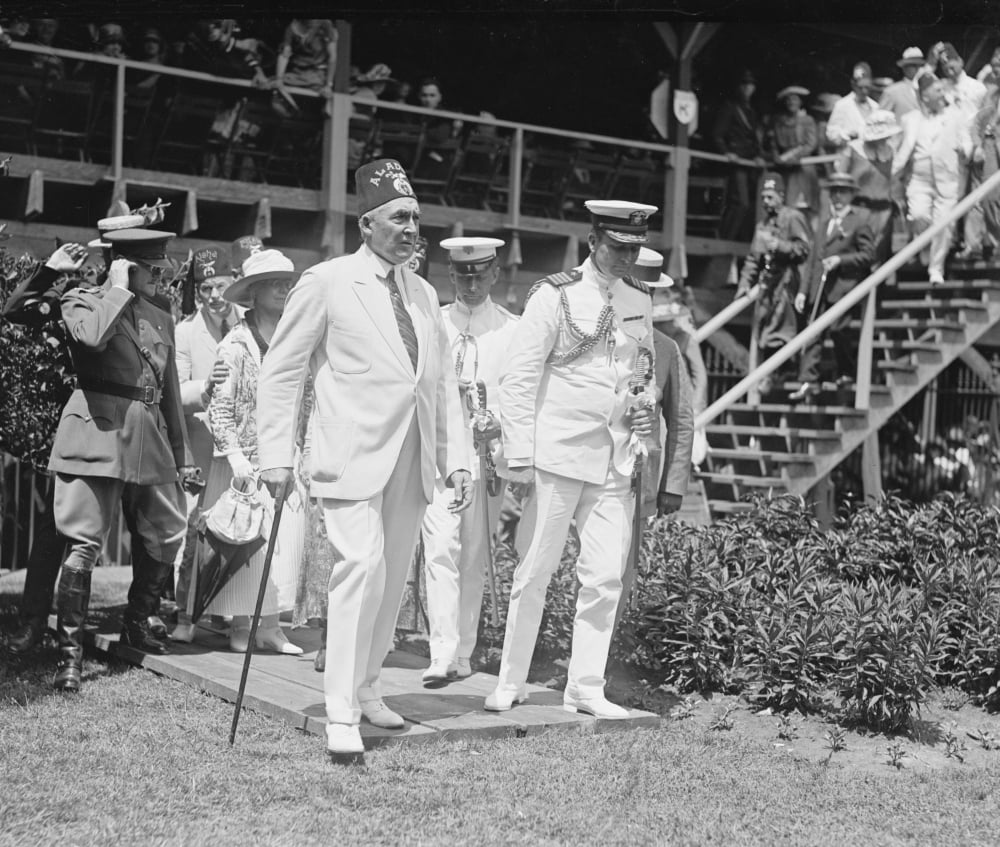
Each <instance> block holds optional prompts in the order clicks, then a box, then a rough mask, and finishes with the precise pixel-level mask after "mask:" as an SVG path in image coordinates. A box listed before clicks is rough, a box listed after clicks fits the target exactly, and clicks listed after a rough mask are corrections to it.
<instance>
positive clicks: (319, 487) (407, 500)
mask: <svg viewBox="0 0 1000 847" xmlns="http://www.w3.org/2000/svg"><path fill="white" fill-rule="evenodd" d="M354 178H355V183H356V185H357V197H358V213H359V220H358V225H359V227H360V230H361V236H362V239H363V241H364V244H363V245H362V246H361V247H360V248H359V249H358V250H357V252H355V253H353V254H351V255H349V256H342V257H340V258H337V259H332V260H330V261H327V262H322V263H321V264H319V265H315V266H314V267H312V268H310V269H309V270H307V271H306V272H305V273H304V274H303V275H302V278H301V279H300V281H299V282H298V284H297V285H296V286H295V288H293V289H292V292H291V294H290V295H289V297H288V301H287V303H286V306H285V312H284V314H283V315H282V318H281V321H280V323H279V324H278V329H277V331H276V333H275V335H274V338H273V339H272V341H271V347H270V350H269V351H268V354H267V356H266V357H265V358H264V362H263V366H262V368H261V374H260V385H259V387H258V392H257V430H258V441H259V453H260V465H261V470H262V473H261V476H262V478H263V480H264V481H265V482H266V483H267V484H268V487H269V488H270V489H271V490H272V491H274V492H277V491H278V490H279V488H282V487H283V486H286V485H287V483H288V481H289V480H290V479H291V475H292V456H293V450H294V445H295V421H296V420H297V419H298V412H299V406H300V404H301V402H302V392H303V388H304V384H305V380H306V376H307V375H310V374H311V375H312V378H313V384H314V388H315V393H316V397H315V404H314V407H313V419H312V441H311V450H310V472H311V480H312V481H311V488H310V494H311V495H312V496H313V497H316V498H318V499H319V500H320V502H321V504H322V507H323V511H324V523H325V527H326V532H327V536H328V537H329V540H330V543H331V544H332V545H333V546H334V548H335V549H336V551H337V559H338V562H337V564H336V565H335V566H334V569H333V573H332V575H331V577H330V594H329V613H328V615H329V617H328V621H329V622H328V625H327V657H328V658H327V663H326V671H325V677H324V690H325V697H326V712H327V719H328V721H329V723H328V724H327V727H326V736H327V749H328V750H329V751H330V752H331V753H344V754H348V753H361V752H363V751H364V745H363V743H362V740H361V733H360V731H359V729H358V723H359V722H360V719H361V718H362V717H364V718H365V719H366V720H367V721H369V722H370V723H372V724H374V725H375V726H381V727H386V728H401V727H402V726H403V723H404V722H403V718H402V717H401V716H400V715H398V714H396V713H395V712H394V711H392V710H391V709H390V708H389V707H388V706H387V705H386V704H385V702H384V701H383V700H382V695H381V691H380V686H379V675H380V673H381V667H382V662H383V660H384V659H385V657H386V655H387V654H388V652H389V650H390V649H391V647H392V638H393V633H394V630H395V624H396V616H397V614H398V612H399V606H400V602H401V600H402V596H403V590H404V588H405V585H406V574H407V570H408V568H409V565H410V561H411V560H412V558H413V552H414V548H415V547H416V541H417V534H418V532H419V530H420V522H421V520H422V519H423V516H424V510H425V509H426V507H427V504H428V503H429V502H430V501H431V499H432V497H433V496H434V484H435V476H436V474H440V476H441V478H442V479H443V480H445V484H446V485H447V486H448V487H450V488H453V489H454V491H455V498H454V501H453V503H452V506H451V508H452V509H453V510H454V511H456V512H457V511H461V510H462V509H464V508H466V507H467V506H468V505H469V503H470V501H471V498H472V479H471V476H470V474H469V471H468V468H469V467H470V458H469V455H468V449H467V446H466V442H465V438H466V434H465V425H464V420H463V416H462V410H461V406H460V402H459V393H458V383H457V380H456V378H455V370H454V363H453V361H452V359H451V349H450V346H449V344H448V335H447V332H446V331H445V327H444V322H443V320H442V318H441V310H440V309H439V308H438V304H437V295H436V293H435V291H434V289H433V288H432V287H431V286H430V285H429V284H428V283H427V282H426V281H425V280H424V279H422V278H421V277H419V276H417V275H416V274H415V273H414V272H413V271H411V270H410V269H409V268H408V267H407V266H406V264H407V261H408V260H409V259H410V257H411V255H412V253H413V249H414V245H415V243H416V238H417V235H418V231H419V221H420V207H419V205H418V204H417V198H416V197H415V196H414V194H413V189H412V188H411V187H410V183H409V180H408V179H407V177H406V174H405V172H404V171H403V169H402V167H400V165H399V163H398V162H396V161H395V160H392V159H380V160H377V161H374V162H369V163H367V164H365V165H362V166H361V167H360V168H358V170H357V171H356V172H355V175H354Z"/></svg>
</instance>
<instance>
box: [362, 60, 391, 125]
mask: <svg viewBox="0 0 1000 847" xmlns="http://www.w3.org/2000/svg"><path fill="white" fill-rule="evenodd" d="M395 82H396V80H394V79H393V78H392V69H391V68H390V67H389V66H388V65H386V64H383V63H382V62H378V63H377V64H374V65H372V66H371V67H370V68H369V69H368V70H367V71H365V72H364V73H363V74H359V75H358V76H357V77H355V78H354V82H353V85H352V86H351V94H353V95H354V96H355V97H360V98H362V99H364V100H380V99H382V95H383V94H384V93H385V91H386V87H387V86H388V85H390V84H392V83H395ZM374 113H375V109H374V108H372V109H369V108H368V107H367V106H365V107H361V106H357V105H356V106H355V114H365V115H372V114H374ZM395 115H397V116H398V115H399V113H398V112H396V113H395Z"/></svg>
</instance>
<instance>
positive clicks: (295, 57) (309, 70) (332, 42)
mask: <svg viewBox="0 0 1000 847" xmlns="http://www.w3.org/2000/svg"><path fill="white" fill-rule="evenodd" d="M336 71H337V28H336V27H335V26H334V25H333V21H332V20H327V19H325V18H293V19H292V21H291V23H289V24H288V26H287V27H286V28H285V34H284V37H283V38H282V40H281V46H280V47H279V48H278V59H277V65H276V67H275V71H274V85H275V94H276V95H278V96H281V97H283V98H284V99H285V100H286V101H291V102H292V103H294V99H293V98H292V97H291V95H290V94H289V93H288V92H287V91H286V87H287V86H295V87H297V88H308V89H310V90H312V91H316V92H319V94H320V95H322V96H323V97H325V98H326V99H327V100H329V98H331V97H332V96H333V77H334V74H335V73H336ZM325 113H326V115H327V116H328V117H329V115H330V114H332V112H331V106H330V104H329V103H327V104H326V105H325Z"/></svg>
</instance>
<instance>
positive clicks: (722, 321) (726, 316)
mask: <svg viewBox="0 0 1000 847" xmlns="http://www.w3.org/2000/svg"><path fill="white" fill-rule="evenodd" d="M759 296H760V286H759V285H755V286H754V287H753V288H751V289H750V290H749V291H748V292H747V293H746V294H741V295H740V296H739V297H737V298H736V299H735V300H733V302H732V303H730V304H729V305H728V306H726V308H724V309H723V310H722V311H721V312H716V313H715V314H714V315H712V317H711V318H709V319H708V320H707V321H705V323H703V324H702V325H701V326H700V327H698V328H697V329H696V330H695V331H694V334H693V335H692V336H691V337H692V339H693V340H694V343H695V344H701V342H702V341H704V340H705V339H706V338H708V337H709V336H710V335H711V334H712V333H713V332H715V331H716V330H717V329H721V328H722V327H724V326H725V325H726V324H727V323H729V321H731V320H732V319H733V318H735V317H736V316H737V315H738V314H739V313H740V312H742V311H743V310H744V309H746V307H747V306H749V305H750V304H751V303H753V302H754V301H755V300H756V299H757V298H758V297H759Z"/></svg>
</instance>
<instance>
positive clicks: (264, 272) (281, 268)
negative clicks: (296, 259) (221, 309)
mask: <svg viewBox="0 0 1000 847" xmlns="http://www.w3.org/2000/svg"><path fill="white" fill-rule="evenodd" d="M298 278H299V275H298V274H297V273H296V272H295V265H293V264H292V260H291V259H289V258H288V257H287V256H286V255H285V254H284V253H282V252H281V251H280V250H273V249H272V250H261V251H259V252H257V253H253V254H251V255H250V256H248V257H247V259H246V261H245V262H244V263H243V276H241V277H240V278H239V279H238V280H236V282H234V283H233V284H232V285H230V286H229V287H228V288H227V289H226V290H225V291H224V292H223V293H222V296H223V297H225V299H226V300H228V301H229V302H230V303H236V304H237V305H240V306H250V305H252V303H253V298H252V297H251V296H250V294H251V292H250V289H251V288H253V286H254V285H256V284H257V283H258V282H267V281H268V280H279V281H281V280H296V279H298Z"/></svg>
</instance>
